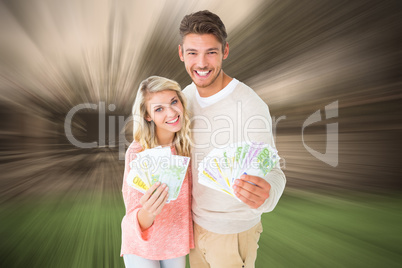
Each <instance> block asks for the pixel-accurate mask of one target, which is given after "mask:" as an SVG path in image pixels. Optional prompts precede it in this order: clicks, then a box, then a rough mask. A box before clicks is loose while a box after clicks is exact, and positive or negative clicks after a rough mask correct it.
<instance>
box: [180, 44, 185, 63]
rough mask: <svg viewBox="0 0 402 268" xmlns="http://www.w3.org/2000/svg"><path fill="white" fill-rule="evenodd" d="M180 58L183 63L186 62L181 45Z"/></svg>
mask: <svg viewBox="0 0 402 268" xmlns="http://www.w3.org/2000/svg"><path fill="white" fill-rule="evenodd" d="M179 57H180V60H181V61H184V57H183V48H182V47H181V45H179Z"/></svg>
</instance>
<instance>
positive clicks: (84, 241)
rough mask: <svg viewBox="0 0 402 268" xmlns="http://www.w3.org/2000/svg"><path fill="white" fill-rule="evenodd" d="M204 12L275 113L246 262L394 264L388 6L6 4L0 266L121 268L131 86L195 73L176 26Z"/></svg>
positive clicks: (392, 52)
mask: <svg viewBox="0 0 402 268" xmlns="http://www.w3.org/2000/svg"><path fill="white" fill-rule="evenodd" d="M203 9H209V10H211V11H212V12H215V13H217V14H218V15H219V16H220V17H221V18H222V20H223V22H224V23H225V25H226V28H227V31H228V42H229V46H230V54H229V57H228V59H227V60H225V61H224V64H223V69H224V70H225V72H226V73H228V74H229V75H230V76H232V77H235V78H237V79H238V80H240V81H242V82H244V83H246V84H247V85H249V86H250V87H252V88H253V90H255V91H256V93H257V94H258V95H259V96H261V98H262V99H263V100H264V101H265V102H266V103H267V104H268V106H269V108H270V112H271V116H272V117H273V131H274V133H273V134H274V137H275V141H276V146H277V149H278V151H279V155H280V156H281V160H282V162H281V166H282V169H283V171H284V172H285V174H286V178H287V186H286V189H285V192H284V195H283V196H282V198H281V200H280V202H279V204H278V206H277V207H276V208H275V210H274V211H273V212H271V213H267V214H263V225H264V232H263V234H262V236H261V239H260V248H259V250H258V258H257V265H256V266H257V267H261V268H262V267H402V265H401V263H402V261H401V260H402V250H401V242H402V241H401V240H402V237H401V234H400V233H401V232H400V225H401V213H400V207H401V199H402V195H401V190H402V180H401V175H400V174H401V172H402V166H401V164H400V162H401V160H400V159H401V158H400V152H401V151H402V142H401V138H400V137H402V124H401V122H402V113H401V109H400V107H401V100H402V93H401V88H402V81H401V77H402V75H401V69H402V63H401V61H400V58H401V55H402V48H401V47H402V46H401V45H400V44H401V40H402V39H401V33H402V23H400V22H399V21H400V18H401V16H402V4H401V2H400V1H397V0H381V1H380V0H372V1H365V0H364V1H363V0H354V1H346V0H339V1H330V0H320V1H312V0H300V1H297V0H269V1H265V0H255V1H248V0H239V1H236V3H235V4H234V3H233V1H230V0H223V1H215V0H203V1H185V0H175V1H173V0H165V1H159V0H158V1H156V0H154V1H146V2H145V1H137V0H121V1H113V0H99V1H98V0H97V1H95V0H87V1H81V0H69V1H67V0H66V1H64V0H59V1H50V0H32V1H25V0H1V1H0V32H1V35H0V212H1V221H0V223H1V224H0V234H1V239H0V267H7V268H8V267H123V260H122V258H120V256H119V255H120V254H119V253H120V243H121V229H120V222H121V219H122V217H123V215H124V205H123V201H122V196H121V184H122V179H123V167H124V161H123V160H124V152H125V149H126V148H127V146H128V144H129V143H130V142H131V140H132V129H131V128H132V122H130V120H129V116H130V113H131V107H132V104H133V102H134V98H135V95H136V90H137V87H138V84H139V83H140V81H142V80H143V79H144V78H146V77H148V76H150V75H161V76H166V77H169V78H171V79H175V80H177V81H178V82H179V83H180V85H181V86H182V87H184V86H186V85H187V84H188V83H190V82H191V81H190V79H189V76H188V75H187V73H186V71H185V69H184V66H183V63H182V62H181V61H180V60H179V57H178V54H177V45H178V43H179V41H180V39H179V34H178V25H179V23H180V21H181V19H182V18H183V16H184V15H186V14H188V13H190V12H194V11H198V10H203ZM333 103H337V105H338V107H337V115H336V116H333V117H332V118H327V111H326V108H327V107H328V105H330V104H333ZM82 104H92V105H95V106H92V107H95V108H86V109H81V110H79V112H77V113H75V114H74V117H73V118H72V122H71V125H70V126H71V131H72V135H73V137H74V138H75V139H76V141H79V142H81V143H86V144H87V145H88V143H95V145H94V146H92V147H91V148H83V147H82V146H78V145H77V144H76V143H75V144H74V142H72V141H71V139H70V140H69V139H68V137H67V136H68V135H67V134H66V128H65V122H66V119H67V118H68V115H69V112H71V111H73V107H76V105H82ZM317 111H319V114H320V115H321V121H318V122H315V123H313V124H311V125H308V126H307V127H305V128H304V124H305V122H306V120H307V119H308V118H309V117H310V116H311V115H312V114H314V113H316V112H317ZM329 124H333V125H336V126H337V127H338V129H337V131H336V132H332V133H327V132H328V130H327V127H328V126H329ZM327 134H330V135H332V137H335V136H336V138H337V139H338V140H337V142H336V143H335V142H333V143H330V142H329V141H328V137H327ZM334 135H335V136H334ZM70 138H71V137H70ZM314 152H315V153H314ZM322 156H328V159H329V160H330V161H326V160H328V159H327V158H324V157H322Z"/></svg>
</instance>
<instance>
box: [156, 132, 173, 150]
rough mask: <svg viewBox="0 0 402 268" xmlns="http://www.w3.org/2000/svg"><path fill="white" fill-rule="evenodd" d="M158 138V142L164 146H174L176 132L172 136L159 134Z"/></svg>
mask: <svg viewBox="0 0 402 268" xmlns="http://www.w3.org/2000/svg"><path fill="white" fill-rule="evenodd" d="M156 139H157V140H158V144H159V145H160V146H162V147H166V146H169V147H170V146H172V144H173V140H174V134H173V135H172V136H171V137H168V136H166V135H157V136H156Z"/></svg>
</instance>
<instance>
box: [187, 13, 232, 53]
mask: <svg viewBox="0 0 402 268" xmlns="http://www.w3.org/2000/svg"><path fill="white" fill-rule="evenodd" d="M191 33H193V34H213V35H214V36H215V37H216V38H217V39H218V41H219V42H220V43H221V44H222V51H224V48H225V45H226V37H227V33H226V28H225V25H224V24H223V22H222V21H221V19H220V18H219V17H218V15H216V14H214V13H212V12H210V11H208V10H203V11H198V12H195V13H191V14H189V15H186V16H184V18H183V20H182V21H181V23H180V36H181V44H183V39H184V37H185V36H186V35H188V34H191Z"/></svg>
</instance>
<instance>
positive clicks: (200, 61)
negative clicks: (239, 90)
mask: <svg viewBox="0 0 402 268" xmlns="http://www.w3.org/2000/svg"><path fill="white" fill-rule="evenodd" d="M228 55H229V46H228V44H227V43H226V46H225V51H222V44H221V43H220V42H219V41H218V39H216V37H215V36H214V35H213V34H188V35H186V36H185V37H184V39H183V44H182V46H179V56H180V59H181V60H182V61H183V62H184V65H185V67H186V71H187V73H188V74H189V75H190V77H191V79H192V80H193V82H194V84H195V85H196V86H197V88H208V87H210V86H211V87H212V88H214V86H215V84H217V83H219V81H220V80H221V79H222V77H223V75H222V74H221V68H222V61H223V60H224V59H226V58H227V56H228ZM220 89H221V88H219V90H220Z"/></svg>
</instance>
